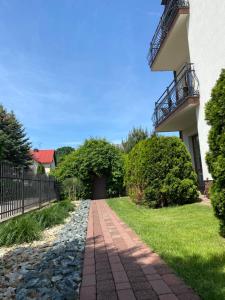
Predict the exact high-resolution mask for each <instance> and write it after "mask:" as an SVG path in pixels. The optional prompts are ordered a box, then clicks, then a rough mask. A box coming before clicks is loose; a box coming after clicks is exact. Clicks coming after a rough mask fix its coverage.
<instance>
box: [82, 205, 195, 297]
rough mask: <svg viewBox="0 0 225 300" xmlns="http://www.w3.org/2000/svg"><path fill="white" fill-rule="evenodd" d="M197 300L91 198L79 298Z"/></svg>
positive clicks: (190, 290) (133, 236)
mask: <svg viewBox="0 0 225 300" xmlns="http://www.w3.org/2000/svg"><path fill="white" fill-rule="evenodd" d="M116 299H118V300H178V299H179V300H198V299H200V298H199V297H198V296H197V295H196V294H195V293H194V291H193V290H192V289H191V288H190V287H188V286H186V285H185V284H184V282H183V281H182V280H181V279H179V278H178V277H177V276H176V275H175V274H174V272H173V270H171V269H170V268H169V267H168V266H167V265H166V264H165V262H164V261H163V260H162V259H161V258H160V257H159V256H158V255H157V254H156V253H154V252H153V251H152V250H151V249H150V248H149V247H148V246H146V245H145V244H144V243H143V242H142V241H141V240H140V239H139V237H138V236H137V235H136V234H135V233H134V232H133V231H132V230H131V229H130V228H129V227H128V226H127V225H126V224H125V223H124V222H122V221H121V220H120V219H119V217H118V216H117V215H116V214H115V213H114V212H113V211H112V210H111V208H110V207H109V206H108V205H107V203H106V202H105V201H104V200H95V201H92V204H91V208H90V212H89V221H88V230H87V240H86V247H85V256H84V267H83V280H82V284H81V290H80V300H116Z"/></svg>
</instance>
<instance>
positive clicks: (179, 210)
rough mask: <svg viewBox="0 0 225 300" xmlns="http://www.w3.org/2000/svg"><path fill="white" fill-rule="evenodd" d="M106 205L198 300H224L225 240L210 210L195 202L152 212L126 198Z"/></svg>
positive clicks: (113, 200) (109, 201)
mask: <svg viewBox="0 0 225 300" xmlns="http://www.w3.org/2000/svg"><path fill="white" fill-rule="evenodd" d="M108 204H109V206H110V207H111V208H112V209H113V210H114V211H115V212H116V213H117V214H118V215H119V216H120V217H121V219H123V221H124V222H126V223H127V224H128V225H129V226H130V227H131V228H132V229H133V230H134V231H135V232H136V233H137V234H138V235H139V236H140V237H141V239H142V240H143V241H145V242H146V244H148V245H149V246H150V247H151V248H152V249H153V250H155V251H156V252H157V253H158V254H160V255H161V257H162V258H163V259H164V260H165V261H166V262H167V263H168V264H169V265H170V266H171V267H172V268H173V269H174V270H175V271H176V272H177V274H179V275H180V276H181V277H182V278H183V279H184V280H185V282H186V283H187V284H189V285H190V286H192V288H194V289H195V290H196V292H197V293H198V294H199V295H200V297H201V298H202V299H208V300H220V299H221V300H222V299H225V239H222V238H221V237H220V236H219V235H218V222H217V220H216V218H215V217H214V216H213V211H212V208H211V207H208V206H205V205H202V204H199V203H196V204H191V205H185V206H179V207H170V208H162V209H158V210H153V209H149V208H144V207H138V206H136V205H135V204H134V203H132V202H131V201H130V200H129V198H128V197H125V198H120V199H109V200H108Z"/></svg>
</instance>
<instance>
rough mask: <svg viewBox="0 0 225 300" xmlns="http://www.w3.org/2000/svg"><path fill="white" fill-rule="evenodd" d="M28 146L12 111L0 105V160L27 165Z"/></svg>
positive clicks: (22, 129) (27, 139) (27, 140)
mask: <svg viewBox="0 0 225 300" xmlns="http://www.w3.org/2000/svg"><path fill="white" fill-rule="evenodd" d="M30 148H31V143H30V141H29V138H28V137H27V135H26V132H25V129H24V127H23V125H22V124H21V123H20V122H19V121H18V120H17V119H16V116H15V114H14V113H13V112H7V110H6V109H5V108H4V107H3V106H2V105H0V160H1V161H3V160H4V161H8V162H11V163H13V164H15V165H17V166H24V167H27V166H28V165H29V163H30V160H31V157H30V153H29V151H30Z"/></svg>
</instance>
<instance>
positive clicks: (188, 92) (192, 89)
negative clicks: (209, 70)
mask: <svg viewBox="0 0 225 300" xmlns="http://www.w3.org/2000/svg"><path fill="white" fill-rule="evenodd" d="M189 97H199V82H198V78H197V76H196V74H195V70H194V66H193V64H186V65H185V66H184V67H183V69H182V70H181V71H180V73H179V74H178V75H177V78H176V80H173V82H172V83H171V84H170V86H169V87H168V88H167V89H166V90H165V92H164V93H163V95H162V96H161V97H160V98H159V100H158V101H157V102H156V103H155V110H154V114H153V123H154V126H155V127H157V126H158V125H159V124H160V123H161V122H163V121H164V120H165V119H166V118H167V117H168V116H169V115H171V114H172V113H173V112H174V111H175V110H176V109H177V108H178V107H179V106H181V104H182V103H184V102H185V100H186V99H188V98H189Z"/></svg>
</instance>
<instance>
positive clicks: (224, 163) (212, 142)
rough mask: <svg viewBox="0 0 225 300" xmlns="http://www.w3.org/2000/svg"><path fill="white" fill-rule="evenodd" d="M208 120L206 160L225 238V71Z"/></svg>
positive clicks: (213, 99)
mask: <svg viewBox="0 0 225 300" xmlns="http://www.w3.org/2000/svg"><path fill="white" fill-rule="evenodd" d="M206 120H207V122H208V124H209V125H210V126H211V129H210V132H209V137H208V140H209V152H208V153H207V156H206V160H207V163H208V167H209V171H210V173H211V174H212V177H213V184H212V188H211V190H210V199H211V202H212V205H213V207H214V211H215V215H216V216H217V217H218V218H219V220H220V234H221V235H222V236H223V237H225V70H223V71H222V73H221V75H220V78H219V79H218V81H217V83H216V85H215V87H214V88H213V90H212V94H211V99H210V100H209V101H208V103H207V105H206Z"/></svg>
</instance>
